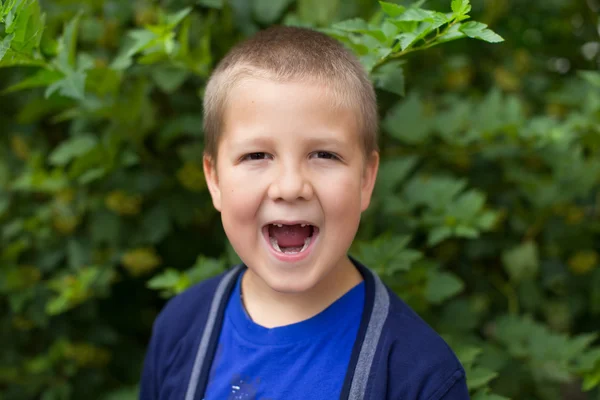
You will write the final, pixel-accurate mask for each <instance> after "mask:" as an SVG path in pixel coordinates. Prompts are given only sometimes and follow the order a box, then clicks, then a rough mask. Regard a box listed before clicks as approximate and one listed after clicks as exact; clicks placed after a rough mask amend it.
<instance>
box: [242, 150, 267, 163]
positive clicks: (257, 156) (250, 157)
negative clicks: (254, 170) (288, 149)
mask: <svg viewBox="0 0 600 400" xmlns="http://www.w3.org/2000/svg"><path fill="white" fill-rule="evenodd" d="M268 157H269V155H268V154H267V153H264V152H256V153H248V154H246V155H245V156H243V157H242V161H259V160H266V159H267V158H268Z"/></svg>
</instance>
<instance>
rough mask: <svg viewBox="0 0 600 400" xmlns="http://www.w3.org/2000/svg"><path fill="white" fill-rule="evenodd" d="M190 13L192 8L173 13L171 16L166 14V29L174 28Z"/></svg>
mask: <svg viewBox="0 0 600 400" xmlns="http://www.w3.org/2000/svg"><path fill="white" fill-rule="evenodd" d="M191 12H192V7H186V8H184V9H182V10H179V11H177V12H174V13H172V14H167V16H166V18H165V23H166V24H167V26H168V29H173V28H175V27H176V26H177V25H179V23H180V22H181V21H183V19H184V18H185V17H187V16H188V15H189V14H190V13H191Z"/></svg>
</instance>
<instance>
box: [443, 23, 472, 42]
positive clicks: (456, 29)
mask: <svg viewBox="0 0 600 400" xmlns="http://www.w3.org/2000/svg"><path fill="white" fill-rule="evenodd" d="M460 27H461V24H454V25H452V26H451V27H450V28H449V29H448V30H447V31H446V32H445V33H444V34H443V35H442V36H440V37H438V38H437V40H436V41H435V42H436V43H446V42H450V41H452V40H456V39H462V38H464V37H466V36H467V35H465V33H463V32H461V31H460Z"/></svg>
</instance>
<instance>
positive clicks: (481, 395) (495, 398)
mask: <svg viewBox="0 0 600 400" xmlns="http://www.w3.org/2000/svg"><path fill="white" fill-rule="evenodd" d="M471 400H510V399H509V398H508V397H504V396H500V395H497V394H495V393H489V390H488V389H481V390H479V391H478V392H477V393H475V395H474V396H473V397H472V398H471Z"/></svg>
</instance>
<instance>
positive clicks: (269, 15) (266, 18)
mask: <svg viewBox="0 0 600 400" xmlns="http://www.w3.org/2000/svg"><path fill="white" fill-rule="evenodd" d="M251 2H252V12H253V13H254V16H255V17H256V19H257V20H258V21H259V22H260V23H263V24H265V25H268V24H272V23H274V22H275V21H277V20H278V19H279V18H281V16H282V15H283V13H284V11H285V10H286V9H287V8H288V7H289V6H290V4H292V3H293V0H251Z"/></svg>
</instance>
